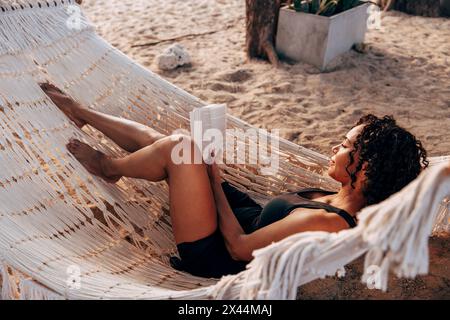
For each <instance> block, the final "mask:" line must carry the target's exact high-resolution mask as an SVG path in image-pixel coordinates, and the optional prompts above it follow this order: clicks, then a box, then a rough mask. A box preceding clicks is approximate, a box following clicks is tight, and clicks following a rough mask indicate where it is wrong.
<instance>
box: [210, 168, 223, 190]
mask: <svg viewBox="0 0 450 320" xmlns="http://www.w3.org/2000/svg"><path fill="white" fill-rule="evenodd" d="M207 171H208V176H209V181H210V182H211V185H212V186H215V185H220V184H221V183H222V177H221V175H220V168H219V166H218V165H217V163H215V162H213V163H211V164H208V165H207Z"/></svg>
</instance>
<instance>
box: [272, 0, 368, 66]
mask: <svg viewBox="0 0 450 320" xmlns="http://www.w3.org/2000/svg"><path fill="white" fill-rule="evenodd" d="M369 6H370V4H369V3H364V4H361V5H359V6H357V7H354V8H352V9H350V10H346V11H344V12H341V13H339V14H337V15H334V16H331V17H325V16H319V15H316V14H311V13H304V12H297V11H295V10H292V9H288V8H287V7H283V8H281V10H280V16H279V19H278V30H277V38H276V49H277V51H278V53H279V54H280V55H281V56H285V57H287V58H290V59H292V60H294V61H303V62H307V63H310V64H312V65H314V66H316V67H318V68H319V69H320V70H324V69H325V68H326V66H327V64H328V63H329V62H330V61H331V60H333V59H334V58H336V57H337V56H339V55H340V54H342V53H344V52H346V51H348V50H350V49H351V47H352V46H353V44H355V43H360V42H363V41H364V36H365V34H366V31H367V18H368V16H369V14H368V8H369Z"/></svg>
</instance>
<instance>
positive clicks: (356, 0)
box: [293, 0, 361, 17]
mask: <svg viewBox="0 0 450 320" xmlns="http://www.w3.org/2000/svg"><path fill="white" fill-rule="evenodd" d="M359 4H361V1H360V0H294V2H293V8H294V10H295V11H300V12H306V13H312V14H318V15H322V16H327V17H329V16H332V15H334V14H338V13H340V12H343V11H346V10H349V9H351V8H353V7H356V6H357V5H359Z"/></svg>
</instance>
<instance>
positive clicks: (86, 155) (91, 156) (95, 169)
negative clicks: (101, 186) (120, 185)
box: [67, 139, 121, 183]
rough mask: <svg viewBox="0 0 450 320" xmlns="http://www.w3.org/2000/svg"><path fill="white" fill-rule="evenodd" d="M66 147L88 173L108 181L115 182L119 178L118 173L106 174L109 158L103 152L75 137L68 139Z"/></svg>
mask: <svg viewBox="0 0 450 320" xmlns="http://www.w3.org/2000/svg"><path fill="white" fill-rule="evenodd" d="M67 149H68V150H69V151H70V153H72V154H73V155H74V157H75V158H77V160H78V161H80V163H81V164H82V165H83V166H84V167H85V168H86V170H87V171H89V172H90V173H92V174H95V175H96V176H99V177H100V178H102V179H104V180H105V181H107V182H110V183H116V182H117V181H118V180H119V179H120V178H121V176H118V175H108V174H107V171H108V169H107V168H108V167H109V166H108V161H110V159H109V158H108V157H107V156H106V155H105V154H104V153H102V152H100V151H98V150H95V149H94V148H92V147H91V146H89V145H87V144H86V143H83V142H81V141H80V140H77V139H70V142H69V143H68V144H67Z"/></svg>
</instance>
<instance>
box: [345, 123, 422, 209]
mask: <svg viewBox="0 0 450 320" xmlns="http://www.w3.org/2000/svg"><path fill="white" fill-rule="evenodd" d="M361 124H364V127H363V129H362V132H361V133H360V134H359V135H358V137H357V138H356V141H355V143H354V149H353V150H352V151H351V152H350V163H349V164H348V165H347V167H346V171H347V173H348V174H349V175H350V177H351V180H352V182H351V186H352V188H355V187H354V185H353V184H354V182H355V181H356V174H357V173H358V172H359V171H360V170H361V169H362V166H363V163H364V162H367V168H366V172H365V176H366V177H367V180H366V183H365V185H364V188H363V195H364V197H365V200H366V205H371V204H375V203H378V202H380V201H383V200H384V199H386V198H388V197H389V196H390V195H392V194H394V193H395V192H397V191H400V190H401V189H402V188H403V187H405V186H406V185H407V184H408V183H410V182H411V181H412V180H414V179H415V178H416V177H417V176H418V175H419V174H420V172H421V171H422V170H423V169H425V168H426V167H428V164H429V162H428V160H427V152H426V150H425V149H424V148H423V146H422V143H421V142H420V141H419V140H418V139H416V137H415V136H414V135H412V134H411V133H410V132H408V131H406V130H405V129H403V128H401V127H400V126H398V125H397V124H396V122H395V120H394V118H393V117H392V116H384V117H382V118H378V117H376V116H374V115H373V114H368V115H365V116H363V117H361V118H360V119H359V120H358V122H357V123H356V125H355V127H356V126H358V125H361ZM358 151H359V161H358V164H357V166H356V169H355V171H354V172H350V171H349V169H348V168H349V167H350V166H351V165H352V164H353V163H354V162H355V158H354V155H355V153H356V152H358Z"/></svg>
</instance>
